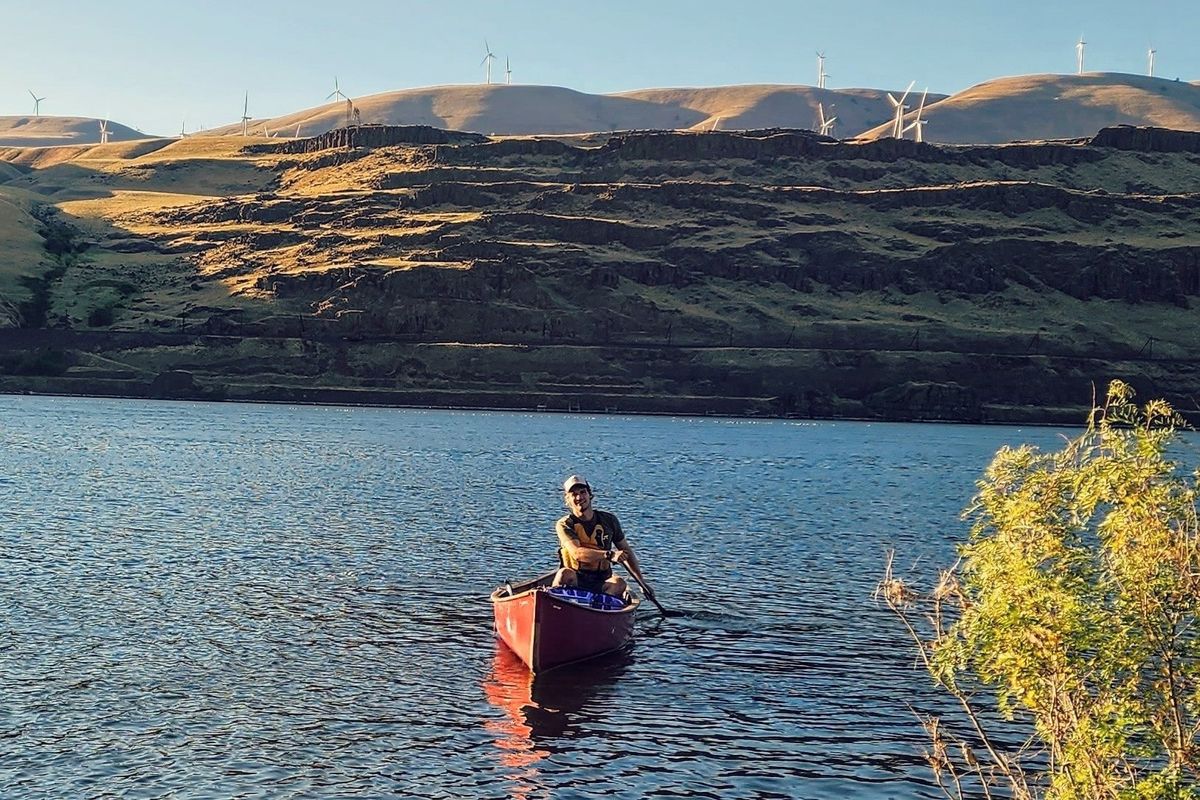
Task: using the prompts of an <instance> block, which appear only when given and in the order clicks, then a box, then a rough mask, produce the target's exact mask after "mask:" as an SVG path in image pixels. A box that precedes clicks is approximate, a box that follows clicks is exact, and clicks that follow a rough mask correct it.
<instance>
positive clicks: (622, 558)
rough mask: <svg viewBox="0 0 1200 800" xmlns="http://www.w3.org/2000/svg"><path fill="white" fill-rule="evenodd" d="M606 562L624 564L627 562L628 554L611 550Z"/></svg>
mask: <svg viewBox="0 0 1200 800" xmlns="http://www.w3.org/2000/svg"><path fill="white" fill-rule="evenodd" d="M608 560H609V561H611V562H613V563H614V564H624V563H625V562H626V561H628V560H629V554H628V553H626V552H625V551H624V550H613V551H612V552H611V553H609V556H608Z"/></svg>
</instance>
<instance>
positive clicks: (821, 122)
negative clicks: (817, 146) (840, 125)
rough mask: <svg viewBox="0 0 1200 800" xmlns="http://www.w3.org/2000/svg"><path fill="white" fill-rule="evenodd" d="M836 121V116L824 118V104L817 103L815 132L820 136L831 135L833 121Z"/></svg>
mask: <svg viewBox="0 0 1200 800" xmlns="http://www.w3.org/2000/svg"><path fill="white" fill-rule="evenodd" d="M835 122H837V117H830V118H829V119H826V118H825V106H823V105H821V104H820V103H817V133H819V134H821V135H822V136H833V123H835Z"/></svg>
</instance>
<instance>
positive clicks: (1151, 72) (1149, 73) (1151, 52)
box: [1146, 47, 1158, 78]
mask: <svg viewBox="0 0 1200 800" xmlns="http://www.w3.org/2000/svg"><path fill="white" fill-rule="evenodd" d="M1157 52H1158V51H1157V50H1155V49H1154V48H1153V47H1151V48H1150V52H1148V53H1147V54H1146V55H1147V57H1148V58H1149V59H1150V68H1149V70H1148V71H1147V73H1146V74H1147V75H1149V76H1150V77H1151V78H1153V77H1154V54H1155V53H1157Z"/></svg>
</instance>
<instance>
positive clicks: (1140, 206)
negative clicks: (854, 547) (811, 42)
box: [0, 126, 1200, 421]
mask: <svg viewBox="0 0 1200 800" xmlns="http://www.w3.org/2000/svg"><path fill="white" fill-rule="evenodd" d="M1198 140H1200V136H1198V135H1197V134H1192V133H1185V132H1175V131H1165V130H1151V129H1133V128H1121V129H1111V130H1105V131H1101V132H1100V134H1098V135H1097V136H1096V137H1094V138H1093V139H1090V140H1079V141H1070V142H1047V143H1022V144H1013V145H992V146H955V147H937V146H932V145H928V144H919V143H915V142H909V141H896V140H891V139H883V140H877V141H872V142H863V143H852V142H839V141H836V140H832V139H828V138H824V137H819V136H816V135H813V134H811V133H808V132H803V131H790V130H763V131H748V132H741V133H730V132H713V133H678V132H658V131H645V132H635V133H628V134H621V135H615V136H604V135H596V136H585V137H570V138H552V137H551V138H545V137H543V138H536V137H533V138H520V139H489V138H486V137H479V136H475V135H467V134H456V133H452V132H446V131H440V130H436V129H432V128H420V127H417V126H408V127H388V126H364V127H363V128H359V129H355V128H352V129H346V130H342V131H332V132H330V133H328V134H325V135H324V136H322V137H320V138H318V139H311V140H298V141H294V142H280V143H263V144H259V145H253V146H251V147H246V148H231V151H230V152H225V153H221V154H219V156H218V155H217V154H213V153H205V152H204V151H203V150H202V149H198V148H199V145H197V144H195V143H190V144H184V143H180V144H178V145H172V146H169V147H164V148H162V149H159V150H156V151H155V152H153V153H148V154H144V155H139V156H137V157H134V158H129V159H117V160H112V161H108V162H90V163H89V162H87V161H86V160H80V159H76V160H73V161H67V162H65V163H64V162H54V165H53V166H50V167H46V168H41V169H28V170H25V169H23V170H22V171H20V172H18V171H15V170H14V171H13V172H12V173H11V174H9V175H8V177H7V178H5V177H4V175H2V174H0V181H4V182H3V183H0V190H4V191H8V192H10V193H13V196H14V197H16V196H18V194H19V196H20V197H22V198H25V201H26V202H27V203H28V204H30V207H36V208H37V209H39V210H38V211H37V214H38V215H40V216H36V217H35V216H30V219H40V220H41V222H40V223H38V224H39V225H40V227H39V230H40V231H42V233H43V239H44V241H45V242H46V246H47V248H49V249H46V250H45V252H43V253H40V254H38V255H37V261H38V263H37V264H32V263H30V264H27V265H26V266H25V268H24V269H23V271H24V272H25V273H26V274H25V275H24V278H25V279H26V280H25V282H24V284H22V285H23V291H24V293H25V294H24V299H23V300H19V298H20V297H21V293H20V292H16V293H10V298H9V299H10V304H11V305H12V306H13V307H15V308H19V309H21V310H22V314H18V315H16V317H15V321H16V328H14V329H12V330H10V331H9V333H8V334H7V336H6V337H5V336H0V348H3V352H4V353H6V354H7V355H6V356H5V357H4V358H5V359H6V360H0V367H2V368H3V371H4V374H3V375H2V376H0V387H3V388H7V389H10V390H21V389H29V390H37V391H86V392H99V393H141V394H159V395H168V396H212V397H231V398H252V399H278V400H285V399H291V400H295V399H300V400H313V401H338V402H345V401H349V402H378V403H411V404H419V405H471V406H480V405H482V406H497V407H546V408H562V409H567V408H577V409H586V410H605V409H607V410H614V409H618V410H642V411H661V412H688V413H706V412H712V413H743V414H766V415H797V416H855V417H868V418H887V419H960V420H970V421H1004V420H1014V421H1030V420H1035V421H1050V420H1055V419H1059V418H1065V419H1071V420H1074V419H1078V407H1079V406H1081V405H1084V404H1086V403H1087V402H1089V401H1090V399H1091V396H1092V395H1091V392H1092V388H1091V387H1092V384H1102V383H1104V382H1106V381H1107V380H1109V379H1111V378H1117V377H1119V378H1123V379H1125V380H1127V381H1129V382H1130V383H1132V384H1133V385H1134V386H1135V387H1136V388H1138V389H1140V390H1141V391H1142V392H1143V393H1145V394H1150V395H1155V396H1165V397H1168V398H1170V399H1172V400H1174V401H1175V403H1176V405H1177V406H1179V407H1180V408H1182V409H1184V410H1193V409H1196V408H1197V398H1200V371H1198V370H1197V365H1198V363H1200V362H1198V361H1197V359H1196V354H1195V345H1196V342H1197V337H1196V335H1195V332H1194V328H1195V325H1194V311H1192V310H1191V309H1192V306H1193V304H1194V303H1195V302H1196V301H1197V299H1198V295H1200V195H1197V194H1196V193H1194V191H1193V189H1194V187H1195V186H1196V185H1200V184H1198V182H1197V181H1198V179H1200V158H1197V156H1196V153H1197V151H1198ZM14 160H15V159H14ZM31 224H33V223H31ZM55 231H57V233H55ZM64 232H69V233H64ZM56 237H57V238H56ZM64 237H65V239H64ZM52 241H58V244H57V245H54V246H52V245H51V244H50V243H51V242H52ZM54 248H57V250H58V252H57V253H54V252H52V251H53V250H54ZM13 299H18V300H19V302H12V300H13ZM38 309H40V312H38ZM35 312H37V313H35ZM39 336H40V337H41V338H39ZM31 354H32V355H31ZM164 375H166V376H168V377H163V376H164Z"/></svg>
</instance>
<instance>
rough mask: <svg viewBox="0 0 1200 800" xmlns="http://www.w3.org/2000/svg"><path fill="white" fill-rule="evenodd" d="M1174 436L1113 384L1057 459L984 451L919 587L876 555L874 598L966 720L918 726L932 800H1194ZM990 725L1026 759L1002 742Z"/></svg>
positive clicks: (1196, 537) (1183, 518) (1194, 581)
mask: <svg viewBox="0 0 1200 800" xmlns="http://www.w3.org/2000/svg"><path fill="white" fill-rule="evenodd" d="M1181 425H1182V421H1181V420H1180V418H1179V417H1178V415H1177V414H1176V413H1175V412H1174V411H1173V410H1172V409H1171V407H1170V406H1169V405H1167V404H1166V403H1165V402H1163V401H1160V400H1156V401H1152V402H1150V403H1147V404H1146V405H1145V406H1144V407H1142V408H1139V407H1137V406H1136V405H1135V404H1134V403H1133V393H1132V391H1131V390H1130V388H1129V387H1128V386H1126V385H1125V384H1123V383H1120V382H1114V383H1113V384H1112V385H1111V386H1110V387H1109V390H1108V394H1107V400H1106V402H1105V404H1104V405H1103V406H1102V407H1099V408H1096V409H1094V410H1093V412H1092V414H1091V416H1090V418H1089V420H1088V425H1087V429H1086V430H1085V432H1084V433H1083V434H1082V435H1080V436H1079V437H1078V438H1076V439H1073V440H1070V441H1068V442H1067V443H1066V444H1065V445H1064V447H1063V448H1062V449H1061V450H1059V451H1057V452H1050V453H1045V452H1040V451H1039V450H1038V449H1037V448H1034V447H1030V446H1022V447H1018V448H1015V449H1012V448H1004V449H1002V450H1000V451H999V452H998V453H997V454H996V456H995V458H994V460H993V461H992V463H991V466H989V467H988V470H987V472H986V475H985V477H984V479H983V480H981V481H980V482H979V484H978V489H979V491H978V494H977V495H976V497H975V498H974V501H973V502H972V504H971V505H970V507H969V508H968V509H967V511H966V512H965V516H966V517H968V518H969V519H971V520H972V521H973V525H972V529H971V535H970V539H969V541H968V542H967V543H966V544H965V545H963V546H962V547H961V548H960V556H961V557H960V559H959V561H958V563H957V564H955V565H954V566H953V567H951V568H950V569H948V570H946V571H945V572H943V573H942V575H941V580H940V581H939V582H938V585H937V586H936V587H935V588H934V589H932V590H931V591H929V592H925V593H922V592H918V591H915V590H914V589H913V588H911V587H910V586H909V585H907V584H906V583H905V582H904V581H902V580H900V579H899V578H897V577H895V575H894V574H893V571H892V560H891V558H890V557H889V562H888V570H887V575H886V576H885V578H884V580H883V582H882V583H881V584H880V587H879V590H878V596H879V597H881V598H883V600H884V601H885V602H886V603H887V604H888V606H889V607H890V608H892V610H893V611H895V612H896V613H897V614H898V615H899V618H900V620H901V621H902V622H903V623H904V625H905V626H906V629H907V631H908V633H909V634H910V635H911V636H912V638H913V639H914V640H915V641H916V642H917V644H918V647H919V652H920V655H921V658H922V660H923V662H924V664H925V666H926V667H927V669H928V670H929V673H930V675H931V676H932V677H933V679H934V681H935V682H936V683H937V684H938V685H939V686H941V687H942V688H944V689H945V690H947V691H948V692H949V693H950V694H951V695H952V696H953V697H955V698H956V699H957V700H958V702H959V704H960V706H961V708H962V710H963V711H964V712H965V716H964V718H963V719H964V720H965V723H964V724H965V726H966V727H965V728H964V727H963V726H962V725H961V724H960V725H959V728H958V729H957V730H955V729H953V728H952V727H951V725H950V724H948V723H946V722H945V721H943V720H940V719H937V718H927V719H925V720H924V723H925V728H926V731H927V732H929V734H930V737H931V744H930V749H929V750H928V751H927V757H928V759H929V761H930V764H931V765H932V767H933V769H934V773H935V775H936V777H937V780H938V783H939V785H940V786H941V787H942V788H943V790H944V791H945V793H946V794H947V796H950V797H963V796H967V795H969V794H974V793H980V794H982V795H984V796H987V797H991V796H992V793H993V792H994V791H997V788H996V787H1000V788H999V792H1000V793H1001V794H1003V795H1010V794H1011V796H1014V797H1017V798H1034V797H1041V798H1047V800H1084V798H1086V799H1087V800H1108V799H1109V798H1112V799H1113V800H1116V799H1118V798H1120V799H1122V800H1124V798H1138V800H1150V798H1173V799H1176V800H1178V799H1181V798H1197V797H1200V791H1198V790H1197V788H1196V786H1197V782H1198V781H1200V745H1198V742H1197V736H1198V733H1200V620H1198V616H1200V534H1198V526H1197V506H1196V499H1197V486H1198V483H1197V477H1198V476H1197V474H1195V473H1193V474H1192V475H1190V476H1181V475H1180V474H1178V472H1179V468H1178V466H1177V465H1176V464H1175V463H1173V462H1172V461H1171V460H1170V459H1169V458H1168V456H1167V452H1168V448H1169V447H1170V446H1171V445H1172V443H1173V442H1176V441H1177V440H1176V435H1175V434H1176V430H1177V428H1179V427H1180V426H1181ZM918 609H919V611H918ZM921 611H923V612H924V613H920V612H921ZM996 710H998V711H999V712H1000V716H997V715H996V714H994V713H992V712H994V711H996ZM1001 717H1003V718H1001ZM1005 719H1006V720H1008V721H1010V722H1016V723H1019V724H1022V725H1024V726H1025V727H1024V730H1025V731H1027V732H1030V733H1031V735H1030V736H1029V738H1028V739H1026V741H1025V744H1024V745H1022V746H1019V747H1007V748H1006V747H1005V746H1003V745H1002V744H1000V742H1001V741H1003V740H1004V739H1006V738H1007V739H1009V740H1011V739H1012V730H1011V728H1010V726H1009V724H1008V723H1006V722H1005ZM1006 728H1009V729H1008V730H1005V729H1006Z"/></svg>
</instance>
